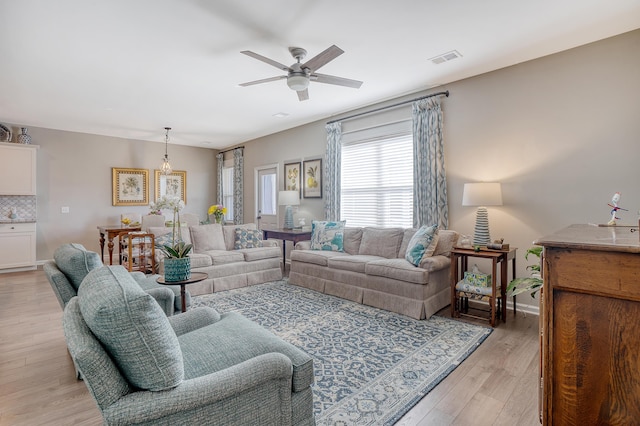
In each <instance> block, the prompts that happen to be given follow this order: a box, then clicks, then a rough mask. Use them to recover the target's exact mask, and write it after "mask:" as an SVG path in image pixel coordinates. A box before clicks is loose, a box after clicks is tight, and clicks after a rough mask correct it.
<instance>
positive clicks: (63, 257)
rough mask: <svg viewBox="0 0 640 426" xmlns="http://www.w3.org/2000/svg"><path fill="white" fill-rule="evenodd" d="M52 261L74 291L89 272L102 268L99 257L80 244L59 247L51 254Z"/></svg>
mask: <svg viewBox="0 0 640 426" xmlns="http://www.w3.org/2000/svg"><path fill="white" fill-rule="evenodd" d="M53 259H54V260H55V262H56V266H57V267H58V269H60V270H61V271H62V273H63V274H64V275H65V276H66V277H67V279H68V280H69V282H70V283H71V285H72V286H73V288H75V289H76V291H78V288H79V287H80V284H81V283H82V280H83V279H84V277H86V276H87V274H88V273H89V272H91V271H92V270H94V269H96V268H99V267H101V266H102V259H100V255H99V254H98V253H95V252H92V251H87V249H85V248H84V246H83V245H82V244H63V245H61V246H60V247H58V248H57V249H56V250H55V251H54V252H53Z"/></svg>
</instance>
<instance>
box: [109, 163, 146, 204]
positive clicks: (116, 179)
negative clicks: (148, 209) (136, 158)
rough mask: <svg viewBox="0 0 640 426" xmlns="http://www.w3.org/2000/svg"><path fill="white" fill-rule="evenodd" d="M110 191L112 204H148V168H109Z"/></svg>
mask: <svg viewBox="0 0 640 426" xmlns="http://www.w3.org/2000/svg"><path fill="white" fill-rule="evenodd" d="M111 178H112V184H111V192H112V204H113V205H114V206H146V205H148V204H149V170H148V169H131V168H119V167H112V168H111Z"/></svg>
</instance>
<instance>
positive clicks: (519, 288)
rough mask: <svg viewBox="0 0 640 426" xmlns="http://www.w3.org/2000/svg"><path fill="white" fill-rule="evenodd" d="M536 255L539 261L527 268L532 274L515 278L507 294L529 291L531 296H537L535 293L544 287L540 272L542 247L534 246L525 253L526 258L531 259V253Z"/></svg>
mask: <svg viewBox="0 0 640 426" xmlns="http://www.w3.org/2000/svg"><path fill="white" fill-rule="evenodd" d="M530 254H531V255H533V256H535V257H536V258H537V259H538V261H537V262H536V263H534V264H531V265H528V266H527V269H528V270H529V271H531V275H530V276H528V277H525V278H515V279H514V280H512V281H511V282H510V283H509V285H508V286H507V294H509V295H510V296H516V295H518V294H521V293H529V294H531V297H535V294H536V293H537V292H538V290H540V287H542V283H543V281H542V276H541V274H540V256H541V255H542V247H540V246H533V247H531V248H530V249H529V250H527V252H526V253H525V255H524V258H525V259H526V260H529V255H530Z"/></svg>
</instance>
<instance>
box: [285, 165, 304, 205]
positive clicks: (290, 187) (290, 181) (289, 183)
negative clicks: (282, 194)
mask: <svg viewBox="0 0 640 426" xmlns="http://www.w3.org/2000/svg"><path fill="white" fill-rule="evenodd" d="M300 182H302V180H301V176H300V162H297V163H286V164H285V165H284V190H285V191H298V197H301V198H302V187H301V185H300Z"/></svg>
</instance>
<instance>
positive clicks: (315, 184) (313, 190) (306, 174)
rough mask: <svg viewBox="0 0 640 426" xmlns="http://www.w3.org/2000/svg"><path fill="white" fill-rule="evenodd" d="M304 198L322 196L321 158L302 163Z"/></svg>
mask: <svg viewBox="0 0 640 426" xmlns="http://www.w3.org/2000/svg"><path fill="white" fill-rule="evenodd" d="M302 164H303V165H302V171H303V173H302V183H303V187H302V188H303V193H304V198H322V159H320V158H318V159H317V160H305V161H304V162H303V163H302Z"/></svg>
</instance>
